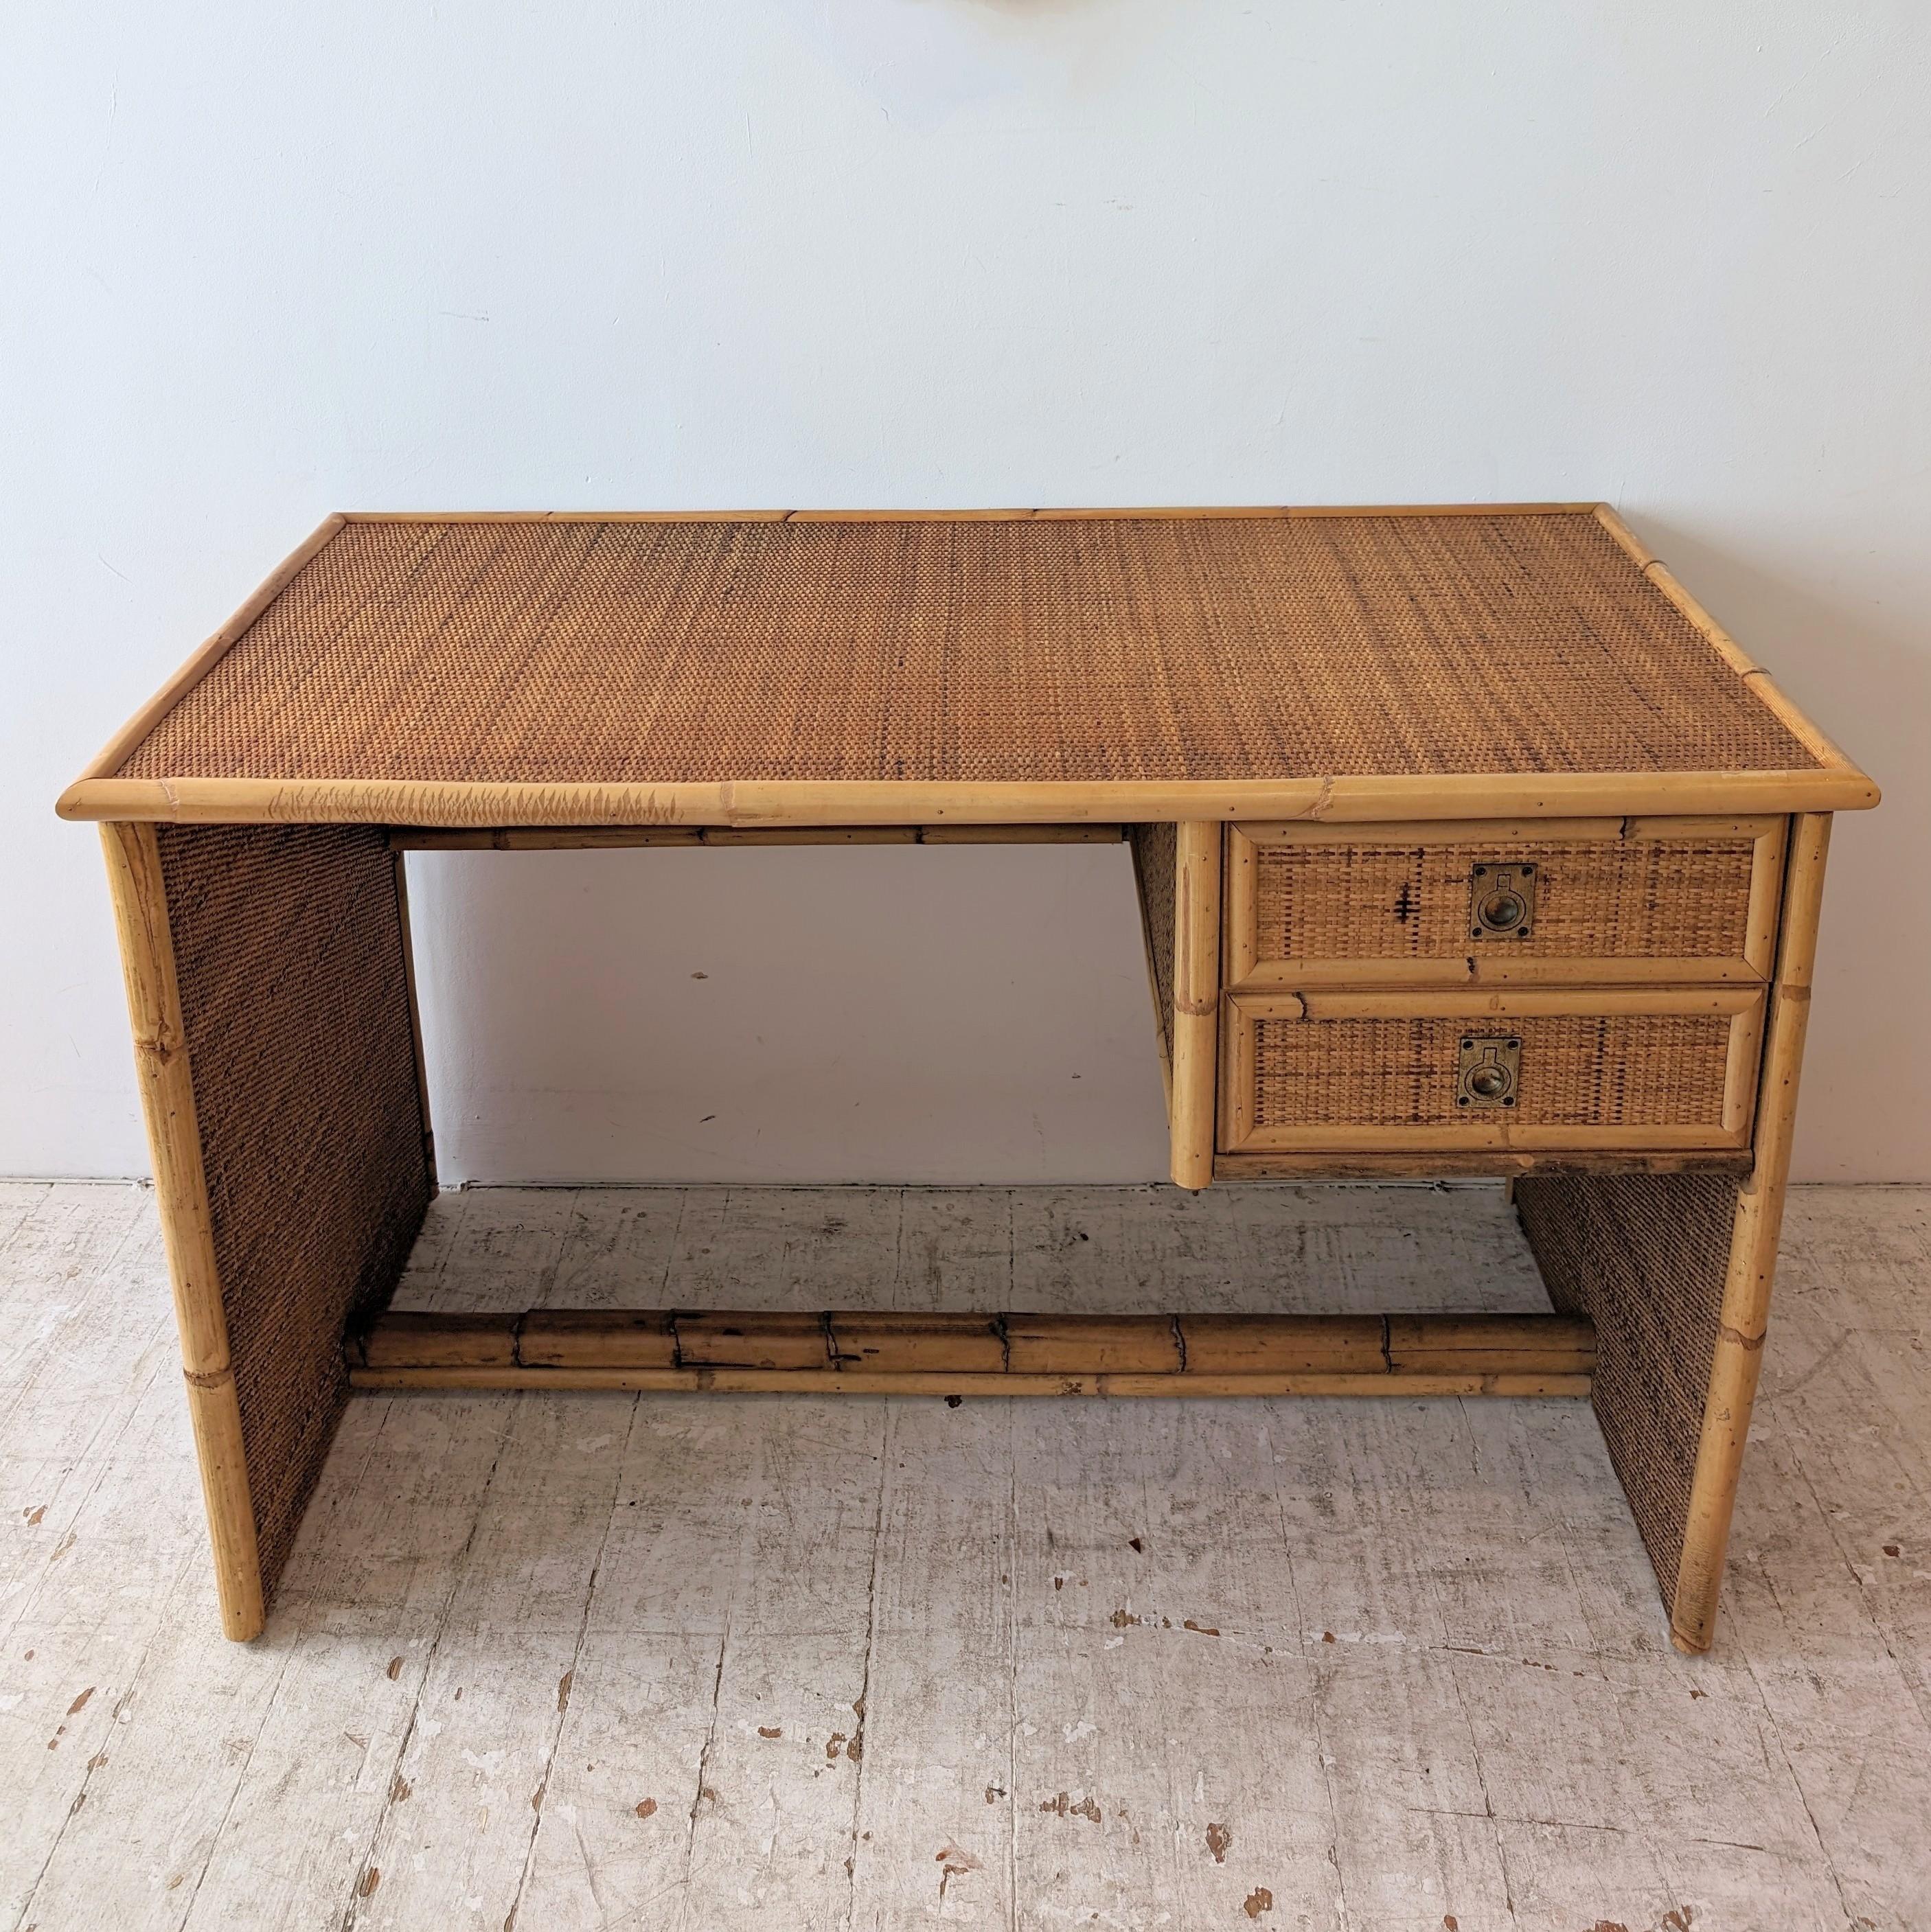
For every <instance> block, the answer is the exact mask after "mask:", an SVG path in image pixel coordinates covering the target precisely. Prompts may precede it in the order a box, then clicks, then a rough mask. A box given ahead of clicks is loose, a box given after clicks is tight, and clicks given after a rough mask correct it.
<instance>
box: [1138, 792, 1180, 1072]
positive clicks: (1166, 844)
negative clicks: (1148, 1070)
mask: <svg viewBox="0 0 1931 1932" xmlns="http://www.w3.org/2000/svg"><path fill="white" fill-rule="evenodd" d="M1127 837H1128V839H1129V841H1131V844H1132V847H1133V866H1134V879H1135V880H1136V882H1137V884H1138V886H1139V888H1140V920H1141V925H1142V929H1143V931H1144V932H1145V934H1146V951H1147V963H1148V965H1149V967H1150V968H1151V969H1152V974H1153V1009H1154V1022H1155V1025H1156V1026H1157V1027H1158V1028H1159V1031H1160V1051H1161V1055H1162V1056H1163V1057H1164V1059H1165V1061H1166V1063H1167V1066H1168V1067H1169V1068H1171V1067H1172V1066H1173V939H1174V916H1175V907H1174V902H1173V886H1174V867H1175V862H1176V851H1177V847H1178V840H1177V838H1176V833H1175V829H1174V827H1173V826H1170V825H1131V826H1128V828H1127Z"/></svg>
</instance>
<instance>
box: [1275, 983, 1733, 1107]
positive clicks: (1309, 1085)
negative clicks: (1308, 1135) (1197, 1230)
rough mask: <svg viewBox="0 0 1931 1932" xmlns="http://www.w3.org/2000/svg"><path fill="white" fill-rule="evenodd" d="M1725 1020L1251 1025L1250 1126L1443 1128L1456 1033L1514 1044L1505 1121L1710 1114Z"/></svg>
mask: <svg viewBox="0 0 1931 1932" xmlns="http://www.w3.org/2000/svg"><path fill="white" fill-rule="evenodd" d="M1730 1029H1731V1021H1730V1019H1729V1018H1728V1016H1725V1015H1723V1014H1720V1013H1611V1014H1586V1013H1575V1014H1572V1013H1560V1014H1537V1015H1534V1016H1519V1017H1513V1018H1504V1017H1501V1016H1491V1015H1485V1016H1482V1017H1480V1018H1479V1019H1468V1018H1466V1017H1464V1018H1460V1019H1456V1018H1446V1019H1445V1018H1439V1017H1438V1018H1433V1019H1331V1020H1308V1019H1262V1020H1258V1021H1257V1022H1255V1023H1254V1030H1255V1036H1256V1038H1255V1047H1254V1062H1255V1082H1254V1086H1255V1091H1254V1127H1255V1129H1256V1130H1257V1133H1259V1134H1261V1135H1265V1134H1266V1133H1268V1132H1269V1130H1277V1131H1278V1130H1287V1129H1293V1128H1295V1127H1310V1128H1320V1127H1347V1126H1354V1125H1359V1126H1362V1127H1384V1128H1385V1127H1455V1126H1456V1125H1458V1124H1466V1123H1467V1121H1469V1120H1470V1118H1475V1119H1477V1120H1479V1121H1482V1122H1484V1123H1486V1124H1493V1123H1494V1122H1495V1121H1497V1119H1498V1118H1499V1116H1498V1114H1497V1112H1480V1113H1478V1114H1476V1115H1473V1117H1471V1115H1470V1113H1469V1112H1468V1111H1467V1110H1466V1109H1462V1108H1461V1107H1458V1106H1457V1105H1456V1076H1457V1067H1458V1058H1459V1053H1460V1049H1461V1043H1462V1041H1463V1040H1465V1039H1467V1038H1468V1037H1470V1035H1471V1034H1482V1035H1483V1036H1489V1035H1494V1034H1506V1035H1507V1036H1508V1037H1511V1038H1513V1039H1518V1040H1521V1043H1522V1058H1521V1091H1520V1096H1519V1101H1518V1105H1517V1106H1515V1107H1513V1108H1511V1109H1509V1111H1508V1114H1507V1116H1506V1118H1507V1121H1508V1123H1509V1125H1510V1126H1511V1127H1575V1128H1577V1129H1578V1130H1582V1129H1588V1128H1592V1127H1672V1126H1699V1125H1707V1127H1710V1129H1711V1130H1712V1131H1713V1133H1715V1132H1716V1131H1717V1130H1720V1129H1721V1127H1722V1122H1723V1097H1724V1085H1725V1072H1726V1069H1727V1067H1728V1056H1729V1043H1730Z"/></svg>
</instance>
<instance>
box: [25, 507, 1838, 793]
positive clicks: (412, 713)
mask: <svg viewBox="0 0 1931 1932" xmlns="http://www.w3.org/2000/svg"><path fill="white" fill-rule="evenodd" d="M1875 797H1876V793H1875V788H1874V787H1872V786H1871V785H1870V784H1869V781H1867V780H1866V779H1865V778H1863V776H1862V775H1861V774H1860V773H1858V772H1857V771H1856V770H1855V769H1854V767H1852V766H1850V765H1849V764H1848V763H1847V762H1846V761H1845V760H1843V758H1842V756H1841V754H1838V753H1836V751H1834V750H1833V749H1832V748H1831V747H1830V745H1828V743H1827V742H1826V741H1825V740H1824V739H1822V738H1821V736H1820V735H1819V734H1818V733H1817V732H1816V731H1815V730H1814V728H1813V727H1810V726H1809V724H1807V723H1806V721H1804V720H1803V718H1802V717H1801V716H1800V715H1799V714H1797V712H1796V711H1795V710H1794V707H1792V706H1791V705H1790V704H1789V703H1788V700H1785V699H1784V698H1783V697H1782V695H1781V694H1779V692H1777V691H1776V689H1775V688H1774V687H1773V685H1771V684H1770V681H1769V679H1768V678H1767V676H1765V675H1764V673H1762V672H1761V670H1758V669H1757V668H1756V667H1754V666H1752V664H1750V663H1749V660H1748V659H1747V658H1745V657H1744V656H1743V654H1742V652H1740V650H1739V649H1737V646H1735V645H1734V644H1733V643H1731V642H1730V640H1728V638H1727V637H1725V636H1724V635H1723V634H1722V632H1721V631H1719V630H1718V629H1717V628H1716V626H1715V625H1714V624H1713V622H1711V621H1710V619H1708V618H1707V616H1705V615H1704V613H1702V612H1701V610H1700V609H1699V608H1698V607H1697V606H1696V605H1695V604H1694V602H1693V601H1692V600H1690V599H1689V597H1688V596H1687V595H1686V593H1684V592H1682V591H1681V589H1680V587H1679V586H1677V585H1676V583H1675V582H1674V579H1672V578H1671V577H1670V576H1669V575H1668V572H1667V571H1665V570H1664V569H1663V568H1662V565H1660V564H1659V563H1657V562H1655V560H1654V559H1651V558H1650V556H1649V555H1648V553H1647V551H1646V550H1644V549H1642V548H1641V546H1640V544H1639V543H1638V541H1637V539H1635V538H1634V537H1632V535H1630V534H1629V532H1628V531H1627V530H1626V529H1625V528H1624V527H1623V526H1622V525H1621V524H1620V523H1618V522H1617V520H1616V519H1615V518H1614V517H1613V516H1611V515H1610V514H1608V513H1607V512H1606V511H1599V510H1598V509H1597V508H1596V507H1595V506H1593V505H1558V506H1553V507H1540V506H1536V507H1532V508H1499V507H1498V508H1475V509H1470V510H1461V511H1428V510H1408V511H1348V512H1301V511H1262V512H1252V513H1225V514H1217V513H1210V514H1200V513H1190V512H1143V513H1133V512H1117V511H1116V512H1110V513H1080V514H1067V513H1058V514H1044V513H1029V512H1019V513H1013V514H1002V515H996V516H990V517H988V516H983V515H962V516H957V517H907V516H899V515H892V516H844V517H838V516H829V515H826V516H820V515H817V514H812V515H809V516H805V515H800V514H792V515H789V516H787V515H785V514H782V513H778V514H770V515H765V516H747V517H601V518H599V517H350V518H339V517H338V518H331V519H330V520H329V522H328V523H326V524H325V525H324V526H323V528H322V529H320V530H319V531H317V532H316V534H315V535H314V537H313V538H311V539H310V541H309V542H308V544H305V546H304V547H303V548H302V550H300V551H299V552H297V553H296V555H295V556H293V557H292V558H291V559H290V560H289V562H288V563H287V565H284V567H283V568H282V569H281V571H278V573H277V574H275V577H272V578H271V579H270V580H269V583H266V584H265V585H264V586H263V588H262V589H261V591H260V592H257V595H256V597H255V598H254V599H252V600H251V602H250V603H249V604H248V605H247V606H245V607H244V609H243V610H242V611H241V612H240V613H238V615H237V616H236V619H234V620H233V622H231V623H230V625H227V627H226V628H224V630H223V631H221V632H220V633H218V634H217V636H216V637H215V638H214V639H212V640H210V643H209V645H208V646H206V647H205V648H204V649H203V652H201V653H200V655H198V656H197V658H195V659H194V660H193V661H191V663H190V664H188V666H186V667H185V668H184V670H183V671H182V673H181V675H180V676H178V677H177V678H176V680H175V681H174V682H173V684H172V685H170V687H169V688H167V690H166V691H164V692H163V693H162V694H161V695H160V696H159V697H158V698H157V699H156V700H155V702H154V703H152V705H150V706H149V707H148V709H147V710H146V712H143V714H142V715H141V716H140V718H137V719H136V720H135V721H134V723H133V724H131V725H130V726H129V727H128V730H126V731H125V732H124V733H122V736H121V737H120V739H118V740H116V743H115V744H114V745H112V746H110V748H109V750H108V751H107V753H105V754H104V756H103V757H102V759H101V760H100V761H98V763H96V765H95V767H94V768H93V769H92V771H91V772H90V773H89V775H88V776H87V777H86V778H84V779H83V780H82V781H81V782H80V783H79V784H77V785H76V786H74V787H72V788H71V790H69V792H68V793H67V795H66V796H65V797H64V798H63V799H62V802H61V809H62V811H63V812H64V813H65V814H67V815H68V816H70V817H114V818H182V819H197V820H216V821H225V820H236V821H239V820H261V819H272V820H343V819H353V820H383V821H388V822H392V823H405V824H407V823H419V824H431V825H433V824H506V825H513V824H518V823H524V824H557V823H568V824H600V823H693V824H696V823H783V822H786V821H791V822H797V823H864V822H872V821H878V820H912V819H919V820H932V819H938V818H951V819H954V820H959V821H961V822H966V821H971V820H1001V819H1006V820H1014V819H1025V818H1036V819H1052V818H1068V819H1077V818H1082V817H1093V818H1114V819H1118V818H1134V817H1140V818H1164V817H1230V816H1244V817H1269V816H1272V817H1289V816H1296V815H1309V814H1311V815H1317V816H1323V817H1338V818H1339V817H1347V818H1360V817H1398V816H1404V815H1405V816H1421V817H1425V816H1441V815H1457V816H1459V815H1469V814H1472V813H1474V812H1477V811H1498V812H1500V811H1506V812H1509V813H1511V814H1515V813H1543V814H1549V813H1559V812H1563V811H1574V810H1578V809H1582V810H1587V809H1590V808H1596V809H1623V810H1671V809H1676V810H1683V811H1691V810H1737V811H1743V810H1752V809H1765V808H1767V809H1793V810H1794V809H1802V808H1809V809H1830V808H1834V807H1839V806H1854V805H1867V804H1870V803H1872V802H1875Z"/></svg>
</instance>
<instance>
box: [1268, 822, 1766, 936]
mask: <svg viewBox="0 0 1931 1932" xmlns="http://www.w3.org/2000/svg"><path fill="white" fill-rule="evenodd" d="M1754 855H1755V841H1754V840H1753V839H1751V838H1748V837H1743V836H1739V837H1737V838H1710V839H1698V840H1695V841H1691V840H1687V839H1683V840H1678V839H1662V838H1641V839H1629V840H1623V839H1613V838H1596V839H1577V840H1566V841H1560V842H1556V841H1540V840H1532V841H1515V840H1511V841H1509V843H1508V844H1506V845H1502V844H1497V846H1495V847H1493V848H1491V847H1488V846H1484V845H1474V844H1452V845H1448V844H1445V845H1407V844H1403V845H1391V844H1385V843H1383V842H1381V841H1377V840H1374V839H1372V838H1365V839H1362V840H1361V841H1359V842H1357V843H1355V844H1346V845H1335V844H1280V845H1274V844H1263V845H1262V846H1261V847H1260V850H1259V851H1258V853H1257V859H1256V866H1255V870H1256V873H1257V879H1256V891H1255V898H1256V903H1257V921H1256V923H1257V927H1258V932H1257V939H1258V941H1259V944H1258V947H1257V953H1258V956H1259V957H1260V959H1263V960H1274V959H1279V960H1290V959H1456V960H1460V959H1466V958H1467V957H1468V956H1470V954H1471V953H1473V954H1474V955H1476V956H1478V957H1479V958H1481V959H1491V958H1505V959H1539V958H1557V959H1562V958H1587V959H1723V958H1734V957H1736V956H1739V955H1740V954H1741V953H1743V950H1744V949H1745V941H1746V919H1747V916H1748V914H1749V904H1750V875H1751V866H1752V860H1753V858H1754ZM1492 861H1503V862H1506V863H1508V864H1509V865H1523V864H1527V865H1533V866H1534V867H1535V868H1536V916H1535V920H1534V922H1533V926H1532V927H1531V929H1530V933H1529V936H1528V937H1527V938H1526V939H1516V938H1512V937H1511V938H1473V937H1472V936H1471V929H1470V922H1469V898H1470V891H1469V887H1470V870H1471V868H1473V867H1474V866H1476V865H1480V864H1482V863H1483V862H1492Z"/></svg>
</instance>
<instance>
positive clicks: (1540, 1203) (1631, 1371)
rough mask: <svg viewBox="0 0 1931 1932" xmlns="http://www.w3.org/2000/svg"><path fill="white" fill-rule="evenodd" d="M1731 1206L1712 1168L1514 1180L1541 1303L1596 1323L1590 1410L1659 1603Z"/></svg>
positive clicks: (1699, 1412)
mask: <svg viewBox="0 0 1931 1932" xmlns="http://www.w3.org/2000/svg"><path fill="white" fill-rule="evenodd" d="M1736 1202H1737V1188H1736V1184H1735V1183H1734V1181H1728V1180H1725V1179H1724V1178H1722V1177H1721V1176H1720V1175H1695V1174H1671V1175H1575V1176H1563V1177H1561V1178H1535V1177H1530V1178H1524V1179H1522V1180H1520V1181H1517V1182H1516V1184H1515V1206H1516V1209H1517V1211H1518V1214H1520V1215H1521V1222H1522V1226H1523V1229H1524V1231H1525V1232H1527V1235H1528V1238H1529V1246H1530V1249H1531V1250H1533V1253H1534V1255H1535V1257H1536V1263H1537V1265H1538V1266H1539V1268H1541V1270H1542V1280H1543V1282H1544V1283H1545V1284H1546V1286H1547V1287H1548V1292H1549V1298H1550V1300H1551V1301H1553V1302H1554V1304H1555V1306H1556V1307H1557V1310H1560V1312H1561V1313H1563V1314H1565V1315H1586V1316H1588V1317H1589V1318H1590V1320H1591V1321H1593V1322H1594V1323H1595V1324H1596V1385H1595V1392H1594V1401H1595V1407H1596V1417H1597V1419H1598V1420H1599V1422H1600V1423H1601V1424H1602V1435H1603V1439H1604V1441H1605V1442H1607V1443H1608V1448H1609V1458H1610V1460H1611V1462H1612V1463H1614V1465H1615V1466H1616V1474H1617V1476H1618V1477H1619V1478H1620V1479H1621V1481H1622V1484H1623V1490H1624V1491H1625V1493H1626V1494H1627V1495H1628V1496H1629V1508H1630V1510H1631V1511H1632V1514H1634V1515H1635V1519H1636V1527H1637V1529H1638V1530H1639V1531H1641V1533H1642V1538H1643V1543H1644V1547H1645V1548H1646V1549H1647V1550H1648V1551H1649V1553H1650V1562H1651V1563H1653V1565H1655V1566H1656V1580H1657V1581H1658V1583H1659V1584H1660V1586H1662V1595H1663V1601H1664V1602H1665V1604H1668V1603H1669V1602H1671V1600H1672V1599H1673V1598H1674V1595H1675V1592H1676V1583H1677V1565H1678V1564H1679V1563H1680V1562H1681V1560H1682V1556H1683V1526H1684V1523H1685V1522H1686V1520H1687V1517H1688V1515H1689V1486H1690V1478H1691V1476H1692V1474H1693V1473H1694V1472H1695V1466H1696V1446H1697V1440H1698V1435H1699V1433H1700V1432H1701V1428H1702V1424H1703V1406H1704V1396H1705V1394H1707V1391H1708V1388H1709V1385H1710V1364H1711V1362H1712V1361H1713V1358H1714V1357H1715V1354H1716V1331H1717V1321H1718V1316H1719V1311H1720V1309H1721V1307H1722V1297H1723V1280H1724V1276H1725V1271H1727V1268H1728V1264H1729V1256H1730V1233H1731V1223H1732V1220H1733V1219H1734V1214H1735V1211H1736Z"/></svg>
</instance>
